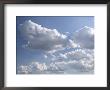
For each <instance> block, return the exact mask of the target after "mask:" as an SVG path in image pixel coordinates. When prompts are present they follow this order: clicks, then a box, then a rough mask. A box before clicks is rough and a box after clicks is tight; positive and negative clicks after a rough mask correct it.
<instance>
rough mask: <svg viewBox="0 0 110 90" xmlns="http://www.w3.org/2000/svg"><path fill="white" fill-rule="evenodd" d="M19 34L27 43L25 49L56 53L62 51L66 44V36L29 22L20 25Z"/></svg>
mask: <svg viewBox="0 0 110 90" xmlns="http://www.w3.org/2000/svg"><path fill="white" fill-rule="evenodd" d="M20 29H21V34H22V35H23V36H24V39H26V40H27V41H28V42H27V44H26V45H25V47H28V48H31V49H42V50H45V51H53V52H55V51H57V50H60V49H61V50H62V49H64V48H65V47H66V46H67V44H68V39H67V36H66V35H64V34H61V33H60V32H58V31H57V30H56V29H49V28H46V27H43V26H41V25H39V24H37V23H34V22H32V21H31V20H28V21H25V22H24V23H23V24H22V25H21V28H20Z"/></svg>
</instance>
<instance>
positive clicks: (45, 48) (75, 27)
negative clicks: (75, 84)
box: [16, 16, 94, 74]
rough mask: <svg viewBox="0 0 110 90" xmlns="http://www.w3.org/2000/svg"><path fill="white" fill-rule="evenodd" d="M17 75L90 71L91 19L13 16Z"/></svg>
mask: <svg viewBox="0 0 110 90" xmlns="http://www.w3.org/2000/svg"><path fill="white" fill-rule="evenodd" d="M16 56H17V57H16V70H17V74H79V73H93V71H94V17H93V16H17V17H16Z"/></svg>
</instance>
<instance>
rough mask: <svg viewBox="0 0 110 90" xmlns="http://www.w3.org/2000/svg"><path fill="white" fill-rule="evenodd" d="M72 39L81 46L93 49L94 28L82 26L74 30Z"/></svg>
mask: <svg viewBox="0 0 110 90" xmlns="http://www.w3.org/2000/svg"><path fill="white" fill-rule="evenodd" d="M73 40H74V41H75V43H77V44H78V45H80V47H82V48H88V49H94V29H93V28H90V27H87V26H85V27H83V28H81V29H80V30H78V31H76V32H74V35H73Z"/></svg>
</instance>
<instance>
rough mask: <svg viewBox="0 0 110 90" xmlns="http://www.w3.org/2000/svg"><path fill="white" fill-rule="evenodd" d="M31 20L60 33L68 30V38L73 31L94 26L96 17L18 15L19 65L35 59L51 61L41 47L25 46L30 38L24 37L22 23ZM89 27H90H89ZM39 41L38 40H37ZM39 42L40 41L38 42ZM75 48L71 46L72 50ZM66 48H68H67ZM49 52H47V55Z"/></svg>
mask: <svg viewBox="0 0 110 90" xmlns="http://www.w3.org/2000/svg"><path fill="white" fill-rule="evenodd" d="M28 20H31V22H34V23H36V24H38V25H42V27H45V28H48V29H51V30H53V29H56V30H57V31H58V32H59V33H61V34H63V35H66V32H69V34H68V35H67V36H68V38H69V37H72V35H73V33H74V32H75V31H77V30H80V29H81V28H83V27H85V26H87V27H90V28H94V17H93V16H17V17H16V43H17V46H16V49H17V51H16V53H17V58H16V61H17V63H16V64H17V67H19V66H20V65H28V64H29V63H31V62H33V61H37V62H39V63H44V62H45V63H47V64H48V63H50V62H52V61H51V56H52V55H51V56H49V57H50V58H48V59H47V58H45V56H44V54H45V52H44V51H43V50H40V49H38V48H37V49H30V48H23V45H25V44H26V43H27V42H28V40H27V39H25V38H24V36H23V34H22V32H21V31H20V30H21V25H23V23H24V22H26V21H28ZM87 29H88V28H87ZM36 42H37V41H36ZM37 43H39V42H37ZM72 49H74V48H71V50H72ZM65 50H66V49H65ZM65 50H63V51H62V50H60V51H58V53H54V55H57V54H58V55H59V54H61V53H62V52H63V53H64V51H65ZM47 55H49V54H46V57H47Z"/></svg>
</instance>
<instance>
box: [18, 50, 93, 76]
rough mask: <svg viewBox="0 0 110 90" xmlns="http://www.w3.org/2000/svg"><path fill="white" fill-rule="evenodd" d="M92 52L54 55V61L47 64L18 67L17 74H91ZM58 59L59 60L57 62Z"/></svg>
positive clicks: (38, 63)
mask: <svg viewBox="0 0 110 90" xmlns="http://www.w3.org/2000/svg"><path fill="white" fill-rule="evenodd" d="M93 54H94V50H89V49H84V50H82V49H77V50H75V51H69V52H66V53H64V54H62V53H60V54H59V56H57V55H54V57H53V58H54V59H56V60H54V61H50V62H48V63H40V62H38V61H36V62H32V63H30V64H29V65H27V66H26V65H21V66H19V67H18V73H19V74H21V73H24V74H28V73H35V74H37V73H38V74H56V73H60V74H65V73H67V74H74V73H75V74H78V73H93V71H94V55H93ZM59 57H60V59H61V60H58V59H59Z"/></svg>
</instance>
